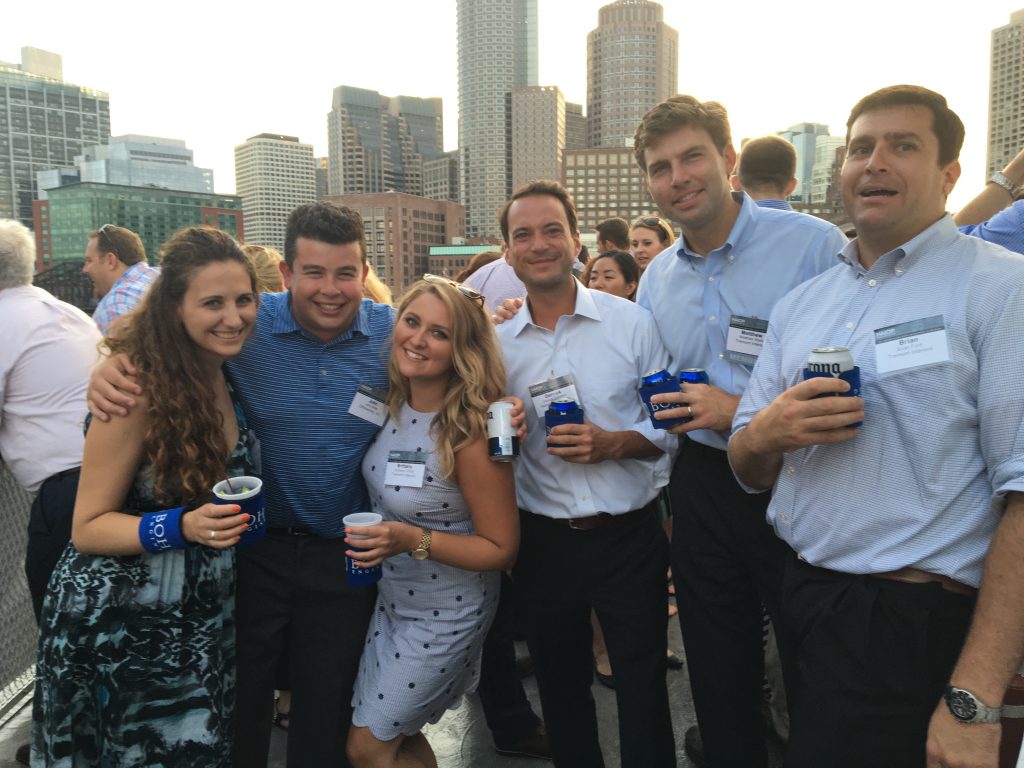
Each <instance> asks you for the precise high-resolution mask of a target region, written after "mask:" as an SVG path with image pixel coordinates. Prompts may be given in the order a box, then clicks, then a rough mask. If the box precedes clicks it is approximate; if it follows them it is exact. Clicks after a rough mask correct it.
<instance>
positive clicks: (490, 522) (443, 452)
mask: <svg viewBox="0 0 1024 768" xmlns="http://www.w3.org/2000/svg"><path fill="white" fill-rule="evenodd" d="M390 379H391V390H390V396H389V409H390V419H389V421H388V422H387V423H385V424H384V427H383V428H382V429H381V432H380V434H379V435H378V437H377V439H376V441H375V442H374V444H372V445H371V446H370V448H369V450H368V451H367V454H366V457H365V459H364V460H363V476H364V478H365V479H366V485H367V490H368V491H369V495H370V500H371V503H372V509H373V511H374V512H378V513H380V514H381V515H382V516H383V517H384V523H383V524H382V525H380V526H376V527H373V528H369V529H361V531H360V532H361V533H362V532H363V530H365V531H366V533H368V534H369V535H370V538H369V539H366V540H363V541H360V543H359V546H360V547H361V548H364V549H365V551H362V552H359V553H356V552H354V551H352V550H349V552H348V554H349V556H350V557H354V558H357V559H360V561H361V562H362V564H363V565H364V566H367V567H370V566H374V565H376V564H378V563H383V568H384V576H383V578H382V579H381V581H380V583H379V585H378V596H377V605H376V608H375V612H374V617H373V619H372V620H371V624H370V628H369V631H368V633H367V638H366V646H365V648H364V651H363V658H362V661H361V663H360V669H359V676H358V678H357V680H356V685H355V693H354V696H353V699H352V704H353V707H354V712H353V715H352V728H351V730H350V731H349V738H348V750H347V751H348V756H349V759H350V760H351V762H352V764H353V765H354V766H356V768H384V767H385V766H436V765H437V762H436V760H435V759H434V754H433V752H432V751H431V748H430V745H429V744H428V743H427V740H426V738H425V737H424V736H423V734H422V733H421V732H420V729H421V728H422V727H423V725H424V724H425V723H428V722H437V721H438V720H439V719H440V718H441V716H442V715H443V714H444V712H445V710H446V709H448V708H451V707H455V706H458V704H459V702H460V701H461V700H462V695H463V693H465V692H466V691H468V690H472V689H473V688H475V686H476V682H477V679H478V677H479V666H480V654H481V650H482V648H483V642H484V637H485V636H486V634H487V629H488V627H489V626H490V623H491V620H492V619H493V617H494V612H495V610H496V609H497V602H498V591H499V571H502V570H505V569H508V568H509V567H511V565H512V562H513V560H514V559H515V556H516V552H517V549H518V546H519V518H518V513H517V510H516V500H515V488H514V482H513V478H512V466H511V464H503V463H497V462H493V461H491V460H490V459H489V458H488V450H487V431H486V412H487V405H488V404H489V403H491V402H493V401H495V400H497V399H499V398H500V397H501V395H502V394H503V390H504V386H505V369H504V365H503V363H502V356H501V352H500V349H499V347H498V342H497V338H496V336H495V334H494V329H493V328H492V327H491V322H490V320H489V319H488V317H487V315H486V313H485V312H484V309H483V298H482V297H481V296H480V294H478V293H476V292H475V291H473V290H471V289H469V288H467V287H466V286H463V285H460V284H457V283H452V282H451V281H449V280H446V279H444V278H436V277H433V276H430V275H428V276H427V279H425V280H423V281H420V282H418V283H416V284H415V285H413V286H412V288H410V289H409V291H408V292H407V293H406V294H405V296H404V297H403V298H402V301H401V303H400V305H399V308H398V319H397V321H396V323H395V331H394V337H393V340H392V349H391V363H390ZM395 451H402V452H405V453H406V455H407V458H412V459H413V460H414V461H422V467H423V472H422V475H419V476H417V477H413V478H411V479H399V478H396V477H395V476H394V474H393V473H391V472H389V470H388V464H389V462H390V461H391V460H392V459H394V458H395V457H394V452H395ZM346 541H347V539H346ZM414 550H417V551H416V552H415V553H414ZM413 554H415V557H414V556H410V555H413Z"/></svg>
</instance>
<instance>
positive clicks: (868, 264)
mask: <svg viewBox="0 0 1024 768" xmlns="http://www.w3.org/2000/svg"><path fill="white" fill-rule="evenodd" d="M963 135H964V129H963V124H962V123H961V122H960V119H959V118H958V117H957V116H956V115H955V113H953V112H952V110H950V109H949V108H948V106H947V105H946V101H945V99H944V98H942V97H941V96H940V95H939V94H936V93H933V92H932V91H928V90H926V89H924V88H920V87H918V86H893V87H891V88H886V89H882V90H881V91H877V92H875V93H873V94H871V95H869V96H867V97H865V98H864V99H862V100H861V102H859V103H858V104H857V105H856V106H855V107H854V109H853V112H852V113H851V115H850V120H849V122H848V123H847V141H848V153H847V159H846V162H845V164H844V167H843V176H842V178H843V181H842V186H843V198H844V204H845V207H846V210H847V212H848V213H849V214H850V215H851V217H852V218H853V221H854V223H855V225H856V227H857V233H858V239H857V240H855V241H854V242H852V243H850V244H849V246H847V247H846V248H845V249H844V250H843V253H842V255H841V261H840V263H838V264H837V265H836V266H835V267H834V268H832V269H831V270H829V271H828V272H826V273H824V274H823V275H820V276H819V277H817V278H815V279H814V280H812V281H810V282H808V283H805V284H804V285H803V286H801V287H799V288H797V289H796V290H794V291H793V292H792V293H790V294H789V295H788V296H787V297H786V298H784V299H783V300H782V301H781V302H779V304H778V305H777V306H776V308H775V310H774V312H773V313H772V316H771V319H770V322H769V331H768V337H767V339H766V342H765V347H764V351H763V353H762V355H761V356H760V358H759V360H758V363H757V366H756V368H755V370H754V374H753V377H752V379H751V381H750V384H749V386H748V387H747V391H746V393H745V394H744V396H743V400H742V402H741V403H740V407H739V410H738V411H737V413H736V419H735V422H734V429H735V431H734V434H733V437H732V440H731V442H730V445H729V457H730V460H731V462H732V466H733V468H734V469H735V471H736V474H737V477H738V478H739V480H740V481H741V482H742V483H744V484H745V486H747V487H748V488H749V489H750V490H752V491H756V490H767V489H769V488H773V487H774V490H773V495H772V500H771V504H770V506H769V509H768V517H769V520H770V521H771V522H772V524H773V525H774V527H775V530H776V532H777V533H778V534H779V536H781V537H782V538H783V539H784V540H785V541H786V542H787V543H788V544H789V545H790V547H792V549H793V550H794V551H795V552H796V554H797V555H798V556H799V557H798V558H796V557H794V558H791V559H790V561H789V563H788V566H787V573H786V583H785V590H784V595H783V597H784V602H783V605H784V615H785V617H786V618H787V620H789V622H790V626H791V627H792V628H793V629H794V630H795V631H796V632H797V633H798V634H799V636H800V638H801V641H800V645H799V651H798V655H797V665H798V670H799V676H798V685H797V687H796V691H795V694H796V703H795V706H794V707H793V709H792V711H791V716H792V721H791V735H790V749H789V754H788V755H787V761H786V764H787V766H791V767H792V768H803V767H808V766H821V765H829V766H838V767H840V768H842V767H843V766H851V767H852V766H863V765H923V764H925V760H926V744H927V765H928V766H940V765H941V766H960V765H993V766H994V765H995V764H996V760H997V752H998V744H999V738H1000V726H999V716H1000V710H999V707H1000V705H1001V704H1002V701H1003V694H1004V692H1005V690H1006V686H1007V684H1008V682H1009V680H1010V679H1011V677H1012V675H1013V673H1014V672H1015V671H1016V670H1017V668H1018V666H1019V664H1020V661H1021V656H1022V645H1021V638H1022V637H1024V590H1022V589H1021V584H1022V583H1024V559H1022V558H1021V556H1020V552H1021V547H1022V544H1024V429H1022V424H1024V386H1022V384H1021V381H1022V379H1021V375H1020V372H1021V370H1022V369H1024V345H1022V344H1021V340H1020V332H1021V327H1022V326H1021V318H1022V317H1024V259H1022V258H1021V257H1020V256H1018V255H1016V254H1011V253H1010V252H1009V251H1006V250H1004V249H1002V248H1000V247H998V246H994V245H991V244H988V243H985V242H983V241H982V240H980V239H978V238H973V237H967V236H964V235H962V234H960V233H959V232H958V231H957V229H956V225H955V224H954V223H953V220H952V218H951V217H949V216H948V215H947V214H946V213H945V203H946V198H947V196H948V194H949V192H950V191H951V190H952V188H953V185H954V184H955V183H956V180H957V178H958V177H959V174H960V166H959V163H958V162H957V156H958V155H959V151H960V147H961V145H962V143H963ZM818 346H844V347H847V348H849V349H850V351H851V352H852V354H853V357H854V360H855V362H856V363H857V365H858V366H859V368H860V376H861V397H820V396H821V395H834V394H842V393H843V392H845V391H846V390H847V389H848V387H847V385H846V383H845V382H843V381H842V380H840V379H833V378H817V379H810V380H808V381H802V380H801V379H802V370H803V368H804V367H805V366H806V364H807V355H808V352H809V351H810V349H811V348H812V347H818ZM862 420H863V425H862V426H860V427H856V426H855V425H856V424H857V423H858V422H860V421H862ZM979 586H980V593H979V592H978V588H979ZM972 614H973V625H972V623H971V622H972V618H971V617H972ZM942 698H945V699H946V701H942V700H941V699H942Z"/></svg>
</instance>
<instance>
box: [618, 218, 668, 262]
mask: <svg viewBox="0 0 1024 768" xmlns="http://www.w3.org/2000/svg"><path fill="white" fill-rule="evenodd" d="M675 239H676V235H675V232H673V231H672V227H671V226H670V225H669V223H668V222H667V221H665V220H664V219H663V218H661V217H659V216H641V217H640V218H639V219H637V220H636V221H634V222H633V225H632V226H631V227H630V228H629V246H630V248H632V249H633V257H634V258H635V259H636V263H637V264H638V265H639V266H640V272H643V271H644V270H645V269H647V265H648V264H649V263H650V261H651V259H653V258H654V257H655V256H657V255H658V254H659V253H661V252H662V251H663V250H665V249H666V248H668V247H669V246H670V245H671V244H672V242H673V241H674V240H675Z"/></svg>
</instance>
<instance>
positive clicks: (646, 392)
mask: <svg viewBox="0 0 1024 768" xmlns="http://www.w3.org/2000/svg"><path fill="white" fill-rule="evenodd" d="M678 391H679V379H677V378H676V377H675V376H673V375H672V374H670V373H669V372H668V371H665V370H661V371H650V372H649V373H645V374H644V375H643V378H642V379H640V399H641V400H643V401H644V405H645V406H647V415H648V416H650V417H651V424H652V425H654V428H655V429H668V428H669V427H674V426H676V425H677V424H685V423H686V422H687V419H686V418H685V417H684V418H681V419H656V418H655V414H656V413H657V412H658V411H664V410H667V409H669V408H680V407H685V406H681V405H680V404H679V403H652V402H651V397H652V396H654V395H668V394H672V393H673V392H678Z"/></svg>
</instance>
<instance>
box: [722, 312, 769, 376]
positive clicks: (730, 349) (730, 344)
mask: <svg viewBox="0 0 1024 768" xmlns="http://www.w3.org/2000/svg"><path fill="white" fill-rule="evenodd" d="M767 333H768V321H767V320H759V319H758V318H756V317H743V316H741V315H733V316H732V317H731V318H730V319H729V334H728V336H726V338H725V359H726V360H728V361H730V362H733V363H739V364H740V365H753V364H754V363H756V362H757V356H758V355H760V354H761V349H762V348H763V347H764V337H765V335H766V334H767Z"/></svg>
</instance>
